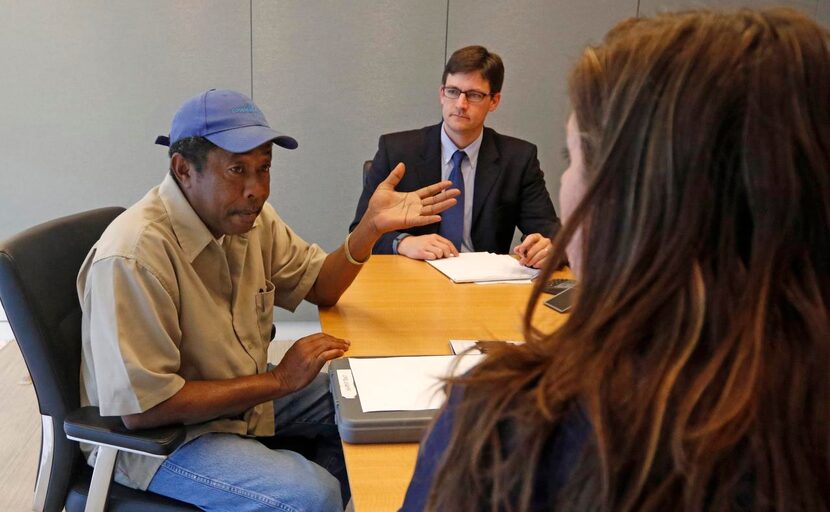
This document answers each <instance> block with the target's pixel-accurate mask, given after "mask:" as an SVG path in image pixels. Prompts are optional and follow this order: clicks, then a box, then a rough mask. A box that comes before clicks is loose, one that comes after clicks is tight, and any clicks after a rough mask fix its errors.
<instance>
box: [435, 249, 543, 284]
mask: <svg viewBox="0 0 830 512" xmlns="http://www.w3.org/2000/svg"><path fill="white" fill-rule="evenodd" d="M427 263H429V264H430V265H432V266H433V267H435V268H436V269H438V270H439V271H440V272H441V273H442V274H444V275H445V276H447V277H449V278H450V279H452V281H453V282H454V283H475V282H484V281H514V280H517V279H533V278H534V277H536V275H537V274H539V270H538V269H535V268H528V267H525V266H524V265H522V264H520V263H519V260H517V259H516V258H513V257H512V256H509V255H507V254H493V253H491V252H463V253H461V254H459V255H458V256H455V257H451V258H443V259H440V260H427Z"/></svg>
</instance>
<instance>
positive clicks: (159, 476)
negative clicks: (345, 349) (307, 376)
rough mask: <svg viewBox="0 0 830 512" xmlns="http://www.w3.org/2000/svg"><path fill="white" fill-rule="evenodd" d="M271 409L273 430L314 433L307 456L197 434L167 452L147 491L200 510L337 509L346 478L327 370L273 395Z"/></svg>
mask: <svg viewBox="0 0 830 512" xmlns="http://www.w3.org/2000/svg"><path fill="white" fill-rule="evenodd" d="M274 410H275V422H276V431H277V433H278V435H280V436H283V435H285V436H298V437H299V436H303V437H308V438H313V439H314V445H315V446H314V447H315V449H316V450H315V451H316V454H315V456H314V462H312V461H311V460H309V459H306V458H305V457H303V456H302V455H300V454H299V453H297V452H294V451H291V450H282V449H271V448H268V447H267V446H266V445H264V444H263V443H261V442H260V441H259V440H257V439H256V438H250V437H243V436H239V435H236V434H225V433H213V434H205V435H202V436H200V437H198V438H196V439H194V440H192V441H190V442H189V443H187V444H185V445H184V446H181V447H179V448H178V449H177V450H176V451H175V452H173V454H171V455H170V457H168V458H167V460H165V461H164V463H163V464H162V465H161V467H160V468H159V470H158V471H157V472H156V474H155V476H154V477H153V480H152V481H151V482H150V486H149V487H148V490H150V491H152V492H155V493H157V494H162V495H164V496H168V497H171V498H175V499H177V500H180V501H184V502H187V503H191V504H193V505H196V506H197V507H199V508H202V509H204V510H217V511H219V510H221V511H226V510H227V511H249V510H250V511H253V510H280V511H284V512H301V511H315V512H316V511H320V512H327V511H338V512H339V511H342V510H343V504H344V503H345V502H347V501H348V494H349V491H348V478H347V477H346V470H345V463H344V460H343V449H342V447H341V445H340V436H339V435H338V433H337V425H335V423H334V405H333V403H332V400H331V395H330V393H329V387H328V378H327V376H326V375H325V374H322V373H321V374H320V375H318V376H317V378H315V379H314V380H313V381H312V382H311V384H309V385H308V386H306V387H305V388H303V389H302V390H300V391H298V392H296V393H293V394H291V395H289V396H287V397H283V398H280V399H278V400H274ZM332 475H336V476H337V477H338V478H339V481H338V478H335V476H332ZM341 488H342V495H341Z"/></svg>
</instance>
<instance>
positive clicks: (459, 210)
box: [438, 150, 467, 251]
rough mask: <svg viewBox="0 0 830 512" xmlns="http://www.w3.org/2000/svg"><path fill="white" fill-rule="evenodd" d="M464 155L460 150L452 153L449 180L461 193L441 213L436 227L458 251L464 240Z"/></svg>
mask: <svg viewBox="0 0 830 512" xmlns="http://www.w3.org/2000/svg"><path fill="white" fill-rule="evenodd" d="M465 156H467V153H465V152H463V151H461V150H458V151H456V152H455V153H453V155H452V171H450V181H452V186H453V188H457V189H458V190H460V191H461V195H459V196H458V197H456V198H455V199H456V200H457V201H458V202H457V203H456V204H455V206H453V207H452V208H450V209H448V210H446V211H445V212H444V213H443V214H441V225H440V226H439V227H438V234H439V235H441V236H443V237H444V238H446V239H447V240H449V241H450V242H452V243H453V245H455V248H456V249H458V250H459V251H460V250H461V243H462V242H463V241H464V175H463V174H461V161H462V160H464V157H465Z"/></svg>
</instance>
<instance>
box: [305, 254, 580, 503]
mask: <svg viewBox="0 0 830 512" xmlns="http://www.w3.org/2000/svg"><path fill="white" fill-rule="evenodd" d="M560 274H561V275H560ZM555 277H569V275H568V274H567V273H565V272H562V273H557V274H556V275H555ZM530 290H531V285H527V284H525V285H519V284H494V285H477V284H455V283H453V282H452V281H450V280H449V279H447V278H446V277H445V276H444V275H443V274H441V273H440V272H438V271H437V270H435V269H434V268H432V267H431V266H430V265H429V264H427V263H425V262H422V261H415V260H411V259H408V258H405V257H403V256H381V255H376V256H372V258H371V260H369V262H368V263H367V264H366V266H365V268H364V269H363V271H362V272H361V273H360V274H359V275H358V276H357V279H356V280H355V282H354V283H353V284H352V286H351V287H350V288H349V289H348V290H347V291H346V293H345V294H343V297H341V299H340V301H339V302H338V303H337V305H336V306H334V307H331V308H321V309H320V323H321V324H322V327H323V331H325V332H327V333H330V334H332V335H334V336H338V337H341V338H345V339H348V340H350V341H351V342H352V345H351V348H350V350H349V352H348V354H347V356H378V355H422V354H449V353H451V352H450V348H449V344H448V342H449V340H450V339H509V340H518V339H523V336H522V328H521V326H522V315H523V312H524V310H525V307H526V304H527V299H528V297H529V295H530ZM536 319H537V321H538V323H539V325H543V326H545V327H546V328H549V327H553V326H555V325H556V324H558V323H561V321H562V320H563V319H564V316H563V315H560V314H558V313H556V312H554V311H553V310H551V309H549V308H546V307H540V308H538V309H537V311H536ZM343 449H344V452H345V455H346V467H347V469H348V472H349V480H350V483H351V488H352V499H353V500H354V505H355V510H356V511H357V512H370V511H383V512H388V511H391V510H397V509H398V507H400V505H401V503H402V502H403V497H404V494H405V493H406V488H407V486H408V485H409V480H410V478H411V477H412V471H413V470H414V468H415V459H416V457H417V454H418V445H417V444H416V443H407V444H349V443H343Z"/></svg>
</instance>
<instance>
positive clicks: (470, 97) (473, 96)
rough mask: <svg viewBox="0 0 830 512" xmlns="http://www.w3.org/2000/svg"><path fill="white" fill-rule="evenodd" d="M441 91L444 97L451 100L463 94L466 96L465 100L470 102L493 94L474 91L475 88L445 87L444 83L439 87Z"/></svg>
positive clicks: (478, 100) (476, 101)
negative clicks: (464, 89)
mask: <svg viewBox="0 0 830 512" xmlns="http://www.w3.org/2000/svg"><path fill="white" fill-rule="evenodd" d="M441 92H442V93H443V94H444V97H446V98H449V99H451V100H457V99H458V98H459V97H461V95H462V94H463V95H464V96H466V97H467V101H469V102H470V103H479V102H480V101H481V100H483V99H484V98H486V97H487V96H492V95H493V93H490V92H481V91H476V90H475V89H470V90H469V91H462V90H461V89H459V88H458V87H447V86H446V85H444V86H442V87H441Z"/></svg>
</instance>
